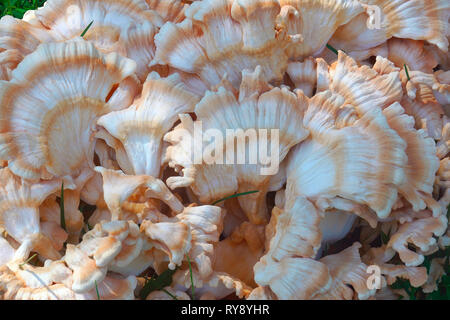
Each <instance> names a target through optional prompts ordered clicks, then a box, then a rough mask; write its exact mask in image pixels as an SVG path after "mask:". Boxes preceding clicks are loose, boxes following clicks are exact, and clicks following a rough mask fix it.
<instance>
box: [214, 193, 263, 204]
mask: <svg viewBox="0 0 450 320" xmlns="http://www.w3.org/2000/svg"><path fill="white" fill-rule="evenodd" d="M257 192H259V190H255V191H248V192H243V193H236V194H233V195H232V196H229V197H225V198H223V199H220V200H217V201H214V202H213V203H212V205H213V206H214V205H216V204H218V203H219V202H222V201H225V200H228V199H232V198H236V197H240V196H245V195H247V194H252V193H257Z"/></svg>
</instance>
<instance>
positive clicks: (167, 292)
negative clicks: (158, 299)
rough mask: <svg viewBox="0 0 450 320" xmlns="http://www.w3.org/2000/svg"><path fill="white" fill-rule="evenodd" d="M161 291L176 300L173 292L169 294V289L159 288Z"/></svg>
mask: <svg viewBox="0 0 450 320" xmlns="http://www.w3.org/2000/svg"><path fill="white" fill-rule="evenodd" d="M161 291H163V292H165V293H166V294H167V295H168V296H169V297H171V298H172V299H173V300H178V298H177V297H175V296H174V295H173V294H171V293H170V292H169V291H167V290H166V289H161Z"/></svg>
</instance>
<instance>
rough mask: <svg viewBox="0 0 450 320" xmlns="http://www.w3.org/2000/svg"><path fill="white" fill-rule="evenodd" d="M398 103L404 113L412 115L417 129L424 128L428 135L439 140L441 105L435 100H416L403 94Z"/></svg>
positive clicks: (441, 122) (442, 112)
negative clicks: (426, 101)
mask: <svg viewBox="0 0 450 320" xmlns="http://www.w3.org/2000/svg"><path fill="white" fill-rule="evenodd" d="M400 104H401V105H402V107H403V108H404V109H405V113H407V114H409V115H411V116H413V117H414V119H415V122H416V125H415V127H416V128H417V129H424V130H425V131H426V132H427V133H428V135H429V136H430V137H432V138H433V139H435V140H440V139H441V136H442V130H443V121H442V115H443V114H444V110H442V107H441V105H439V104H438V103H437V102H435V101H430V102H428V103H423V102H421V101H418V100H412V99H411V98H409V97H408V96H404V97H403V99H402V100H401V102H400Z"/></svg>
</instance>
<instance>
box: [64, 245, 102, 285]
mask: <svg viewBox="0 0 450 320" xmlns="http://www.w3.org/2000/svg"><path fill="white" fill-rule="evenodd" d="M64 261H65V262H66V264H67V265H68V266H69V268H70V269H72V270H73V284H72V290H73V291H75V292H77V293H83V292H87V291H89V290H91V289H92V288H94V287H95V283H97V284H98V283H100V282H101V281H102V280H103V279H104V278H105V276H106V272H107V268H106V267H103V268H100V267H98V266H97V265H96V264H95V261H94V260H93V259H91V258H89V256H88V255H87V254H86V253H85V252H84V251H83V250H81V249H80V248H78V247H76V246H74V245H71V244H68V245H67V248H66V255H65V256H64Z"/></svg>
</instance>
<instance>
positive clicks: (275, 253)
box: [254, 181, 331, 299]
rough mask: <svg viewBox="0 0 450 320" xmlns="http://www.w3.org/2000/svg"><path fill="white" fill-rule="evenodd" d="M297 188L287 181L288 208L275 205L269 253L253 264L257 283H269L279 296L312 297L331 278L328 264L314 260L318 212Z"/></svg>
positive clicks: (268, 245) (268, 236)
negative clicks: (281, 208) (298, 195)
mask: <svg viewBox="0 0 450 320" xmlns="http://www.w3.org/2000/svg"><path fill="white" fill-rule="evenodd" d="M294 191H295V189H293V188H292V186H291V185H290V184H289V181H288V186H287V198H286V205H285V209H284V211H281V210H280V209H278V208H276V207H275V208H274V210H273V212H272V219H271V221H270V223H269V225H268V226H267V228H266V239H267V240H266V248H267V250H266V253H265V255H264V256H263V257H262V258H261V259H260V260H259V262H258V263H257V264H256V265H255V267H254V272H255V282H256V283H257V284H258V285H260V286H269V287H270V289H271V290H272V291H273V292H274V293H275V295H276V296H277V297H278V298H279V299H308V298H311V297H312V296H314V295H316V294H318V293H319V292H323V291H324V290H326V289H327V288H328V286H329V284H330V281H331V280H330V276H329V273H328V269H327V268H326V266H325V265H323V264H321V263H320V262H318V261H315V260H313V259H311V258H314V257H315V256H316V253H317V250H318V249H319V247H320V241H321V234H320V229H319V222H320V216H319V213H318V212H317V210H316V209H315V208H314V206H313V205H312V203H310V202H309V201H308V200H307V199H305V198H303V197H297V196H296V194H295V193H293V192H294ZM294 283H296V285H295V286H293V285H292V284H294Z"/></svg>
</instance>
